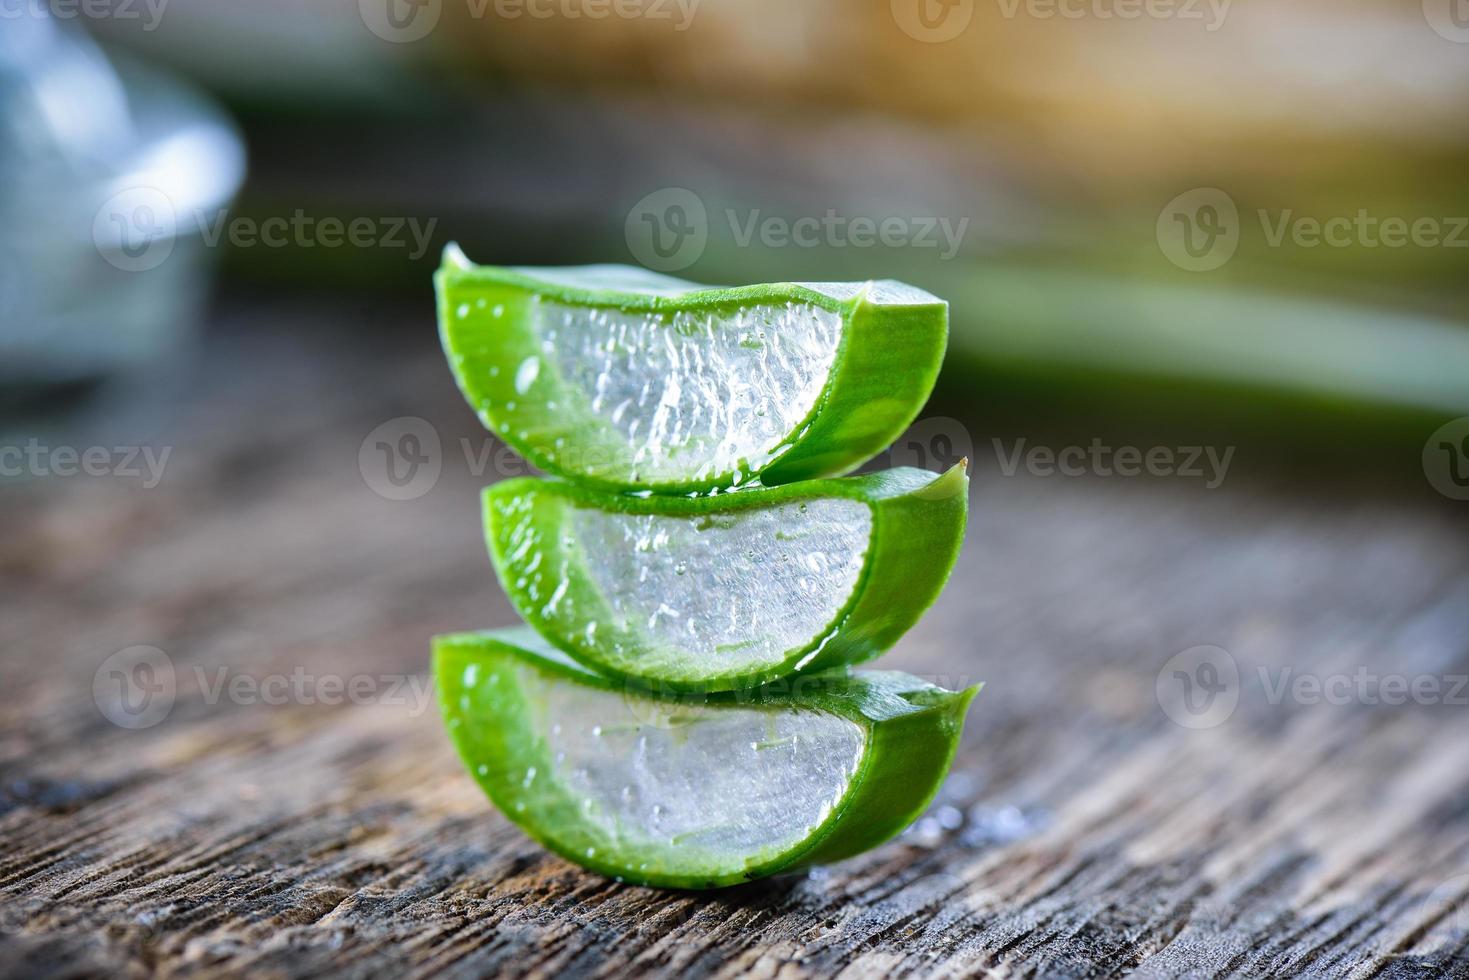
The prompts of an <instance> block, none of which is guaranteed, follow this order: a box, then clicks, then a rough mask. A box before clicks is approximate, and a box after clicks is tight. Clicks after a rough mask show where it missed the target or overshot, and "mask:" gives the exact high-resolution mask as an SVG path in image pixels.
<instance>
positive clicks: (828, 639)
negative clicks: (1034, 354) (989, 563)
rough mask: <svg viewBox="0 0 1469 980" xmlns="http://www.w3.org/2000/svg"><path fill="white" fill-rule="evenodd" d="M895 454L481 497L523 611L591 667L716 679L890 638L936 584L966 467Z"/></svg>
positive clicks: (747, 680) (522, 484) (858, 653)
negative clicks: (639, 485)
mask: <svg viewBox="0 0 1469 980" xmlns="http://www.w3.org/2000/svg"><path fill="white" fill-rule="evenodd" d="M964 467H965V464H960V465H958V466H955V467H953V468H952V469H950V470H949V471H948V472H947V473H944V474H937V473H931V472H929V471H927V470H917V469H909V468H899V469H893V470H886V471H882V472H878V473H872V474H868V475H864V476H855V477H841V478H837V479H830V480H807V481H803V482H800V483H790V484H785V485H783V486H779V487H772V488H763V489H751V490H742V491H737V492H734V493H728V494H719V495H716V496H712V497H707V496H701V497H659V496H634V495H629V494H613V493H605V492H601V491H597V490H593V489H589V488H586V487H581V486H577V485H575V484H571V483H567V482H564V481H560V480H539V479H532V478H524V479H517V480H508V481H504V482H501V483H498V484H495V485H493V486H491V487H489V488H488V489H487V490H486V491H485V494H484V515H485V535H486V539H487V541H488V544H489V550H490V556H491V559H492V561H493V562H494V566H495V571H496V572H497V574H498V575H499V577H500V582H501V584H502V585H503V586H504V588H505V591H506V593H507V595H509V597H510V599H511V601H512V602H513V603H514V605H515V606H516V608H517V609H518V610H519V612H520V614H521V615H522V616H523V617H524V618H525V620H526V621H527V622H528V623H530V624H531V625H532V626H534V627H535V628H536V630H537V631H538V632H539V633H540V634H541V635H542V636H544V637H545V638H546V639H547V640H548V641H549V642H550V643H552V644H553V645H555V646H557V647H559V648H560V649H562V650H563V651H565V652H566V653H568V654H570V655H571V656H572V657H574V658H576V659H577V660H579V661H581V662H582V663H584V664H586V665H588V666H590V667H592V668H593V669H595V670H598V671H601V672H604V673H607V674H610V675H612V676H616V677H620V678H624V679H631V680H637V681H639V682H640V683H642V684H645V685H647V686H649V687H651V688H655V689H664V690H672V691H705V692H709V691H721V690H729V689H732V688H740V687H747V686H751V685H754V684H759V683H763V682H766V681H769V680H772V679H774V678H778V677H782V676H784V675H786V674H789V673H792V672H793V671H798V670H807V671H819V670H824V669H827V668H830V667H834V666H837V665H842V664H852V663H858V662H861V661H863V660H867V659H869V658H871V657H875V656H877V655H878V654H880V653H882V652H883V651H884V650H886V649H887V648H888V647H890V646H891V645H892V644H893V643H895V642H896V641H897V640H898V638H899V637H901V636H902V635H903V633H905V632H906V631H907V630H908V629H909V628H910V627H911V626H912V625H913V624H914V623H916V622H917V621H918V619H919V617H920V616H921V615H922V614H923V612H924V610H926V609H927V608H928V607H929V606H930V605H931V604H932V603H933V601H934V600H935V599H936V598H937V597H938V594H939V591H940V590H941V589H942V588H943V586H944V583H945V581H946V580H947V579H948V576H949V572H950V571H951V570H952V568H953V565H954V561H955V558H956V556H957V554H958V551H959V547H960V544H961V543H962V541H963V537H964V523H965V518H966V515H967V512H968V499H969V494H968V486H969V478H968V476H967V475H966V474H965V469H964Z"/></svg>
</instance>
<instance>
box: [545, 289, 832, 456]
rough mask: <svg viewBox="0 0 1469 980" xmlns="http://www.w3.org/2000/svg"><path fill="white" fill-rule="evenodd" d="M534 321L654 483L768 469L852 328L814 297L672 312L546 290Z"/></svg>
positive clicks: (548, 350)
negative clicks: (589, 303)
mask: <svg viewBox="0 0 1469 980" xmlns="http://www.w3.org/2000/svg"><path fill="white" fill-rule="evenodd" d="M532 323H533V326H534V329H535V331H536V333H537V335H538V336H539V338H540V342H541V349H542V351H543V352H544V353H545V355H546V357H547V358H549V359H550V360H551V361H552V362H553V363H554V366H555V369H556V371H557V372H558V374H559V377H560V381H561V383H562V385H563V386H564V388H565V389H569V390H570V391H572V392H575V393H577V395H578V397H579V398H580V399H581V400H582V402H583V408H584V410H585V411H587V412H589V413H591V414H592V415H594V416H596V417H597V418H599V419H601V420H603V421H604V422H605V423H607V425H608V426H610V428H611V429H612V430H613V431H615V432H616V433H617V434H618V435H619V436H620V437H621V438H622V439H623V440H624V441H625V443H626V445H627V455H628V458H629V459H630V460H631V461H632V467H633V470H634V471H635V472H634V474H633V476H634V478H635V479H637V480H641V481H645V482H673V481H677V480H686V479H690V478H692V479H701V480H702V479H707V478H709V477H712V476H719V475H721V474H725V473H732V472H735V471H743V473H744V474H746V475H748V473H749V472H750V470H752V469H753V470H758V469H761V468H763V467H764V466H765V465H766V464H767V463H769V462H770V460H771V459H773V458H774V456H775V455H777V454H778V453H777V450H778V449H779V447H780V446H781V444H782V442H784V441H785V440H786V439H787V438H788V437H789V436H790V435H791V434H792V433H793V431H794V430H796V429H797V427H798V426H799V425H800V424H801V422H802V421H803V420H804V419H805V418H806V417H807V415H809V414H810V412H811V410H812V409H813V408H814V407H815V405H816V400H817V398H818V397H819V396H820V394H821V391H822V388H823V387H824V385H825V384H826V379H827V375H828V374H829V373H830V371H831V367H832V364H833V363H834V362H835V360H836V353H837V348H838V345H839V344H840V341H841V335H842V318H841V315H840V314H837V313H832V312H830V311H827V310H823V309H820V308H819V307H815V306H811V305H808V304H803V303H787V304H784V305H779V306H753V307H747V308H744V309H739V310H724V311H718V312H679V313H673V314H668V313H636V312H625V311H621V310H615V309H598V308H592V307H582V306H568V305H565V304H561V303H556V302H553V301H550V300H544V299H537V300H536V301H535V303H534V306H533V312H532Z"/></svg>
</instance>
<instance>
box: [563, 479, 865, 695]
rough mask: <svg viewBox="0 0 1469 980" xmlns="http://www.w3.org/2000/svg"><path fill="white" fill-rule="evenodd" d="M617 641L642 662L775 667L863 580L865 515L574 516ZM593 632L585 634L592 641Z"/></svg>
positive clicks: (832, 509)
mask: <svg viewBox="0 0 1469 980" xmlns="http://www.w3.org/2000/svg"><path fill="white" fill-rule="evenodd" d="M567 528H568V532H569V534H570V536H571V540H572V542H573V543H574V545H575V546H576V548H577V549H578V550H579V551H580V553H581V554H582V556H583V562H582V564H583V567H584V569H585V573H586V574H587V575H588V576H589V577H590V579H591V580H592V582H593V583H594V584H595V586H596V588H597V591H598V592H599V593H600V595H601V597H602V599H603V601H604V602H605V604H606V608H607V609H608V610H610V612H611V616H612V623H611V624H603V626H602V628H603V630H604V631H605V630H606V628H607V626H608V625H611V626H612V627H613V628H614V632H615V633H616V634H629V635H631V636H633V637H636V638H637V639H636V641H635V644H634V645H633V648H632V649H628V650H626V651H623V650H621V649H617V648H614V651H613V652H614V653H625V655H626V656H628V657H629V658H633V657H639V658H642V659H643V662H644V663H645V664H653V663H659V662H669V661H684V662H687V661H690V660H692V661H694V662H696V663H698V664H699V665H700V666H701V667H704V668H705V670H704V671H703V672H704V673H706V674H708V675H711V676H712V675H714V674H718V673H728V672H738V671H742V670H747V669H751V668H756V667H767V666H771V665H774V664H778V663H780V662H781V661H782V660H784V659H785V657H786V656H787V654H788V653H789V652H790V651H792V650H794V649H798V648H801V647H804V646H807V645H809V644H811V643H812V642H814V641H816V640H818V639H819V638H820V637H821V635H822V634H823V633H824V632H825V631H826V629H827V628H828V627H829V626H830V625H831V624H832V623H833V621H834V620H835V619H836V618H837V616H838V614H839V613H840V612H841V610H842V608H843V607H844V606H845V605H846V603H847V601H848V600H849V599H850V598H851V595H852V592H853V590H854V589H855V588H856V586H857V581H858V578H859V577H860V575H861V572H862V564H863V558H864V556H865V554H866V551H867V546H868V541H869V538H870V535H871V531H872V512H871V510H870V508H869V507H868V505H867V504H865V503H862V502H860V501H855V500H845V499H840V498H828V499H821V500H811V501H806V502H802V503H786V504H779V505H776V506H773V507H764V508H760V509H756V510H746V511H735V512H732V513H728V514H722V515H714V516H707V517H668V516H657V515H637V514H613V513H606V512H604V511H600V510H594V509H591V508H580V507H578V508H575V509H574V510H573V511H572V514H571V519H570V520H569V522H568V524H567ZM595 630H596V627H593V632H594V633H595Z"/></svg>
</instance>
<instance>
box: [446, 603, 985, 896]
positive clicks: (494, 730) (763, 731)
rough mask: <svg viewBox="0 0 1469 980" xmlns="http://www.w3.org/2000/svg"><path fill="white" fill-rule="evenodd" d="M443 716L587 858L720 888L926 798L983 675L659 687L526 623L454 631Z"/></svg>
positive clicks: (821, 849)
mask: <svg viewBox="0 0 1469 980" xmlns="http://www.w3.org/2000/svg"><path fill="white" fill-rule="evenodd" d="M434 672H435V676H436V678H437V683H438V690H439V698H440V703H441V706H442V709H443V712H444V718H445V722H446V724H447V726H448V729H449V734H450V737H451V738H452V739H453V741H454V744H455V746H456V747H457V748H458V750H459V754H460V755H461V757H462V758H463V760H464V763H465V765H466V766H467V767H468V768H469V771H470V773H471V774H472V775H473V776H474V778H475V779H476V780H477V781H478V782H479V784H480V786H481V787H482V788H483V789H484V791H485V792H486V793H487V794H488V795H489V797H490V799H492V800H493V801H494V803H495V805H496V806H497V807H499V809H500V811H501V812H502V813H504V814H505V815H506V816H507V817H508V818H509V819H510V820H511V821H513V822H514V823H516V824H517V825H519V826H520V827H521V829H523V830H524V831H525V832H526V833H528V834H529V835H530V836H531V837H533V838H535V839H536V840H538V841H540V842H541V843H542V844H543V845H545V846H546V847H548V848H550V849H551V850H553V851H555V852H556V853H558V854H560V855H562V856H563V857H565V858H567V859H568V860H571V861H573V862H575V863H577V864H580V865H582V866H584V867H587V868H590V869H592V870H594V871H598V872H600V873H602V874H605V875H608V876H612V877H616V878H619V879H622V880H625V881H631V882H636V883H639V884H646V885H655V886H661V887H670V888H715V887H719V886H723V885H731V884H737V883H739V882H743V881H750V880H752V879H755V878H760V877H762V876H765V875H769V874H774V873H776V872H779V871H786V870H790V869H794V868H799V867H803V866H806V865H812V864H823V863H829V862H832V861H837V860H840V859H842V858H846V857H850V856H852V855H854V854H857V853H860V852H862V851H865V850H867V849H869V848H871V847H875V846H876V845H878V844H880V843H882V842H883V841H886V840H888V839H889V838H891V837H892V836H893V835H895V834H897V833H898V832H899V831H901V830H902V829H903V828H904V827H906V826H907V825H908V824H909V823H911V822H912V820H913V819H914V818H915V817H916V816H917V815H918V814H919V813H920V812H921V811H922V810H923V808H924V807H925V806H927V804H928V802H929V800H930V799H931V798H932V797H933V794H934V792H935V790H936V789H937V788H938V785H939V783H940V782H941V781H942V779H943V777H944V775H945V773H946V772H947V771H948V768H949V764H950V762H951V761H952V759H953V756H954V750H955V747H956V745H957V744H958V741H959V736H960V733H961V730H962V727H963V721H964V713H965V710H966V708H967V707H968V704H969V701H970V699H971V698H972V697H973V696H974V694H975V692H976V691H977V690H978V688H970V689H968V690H965V691H959V692H954V691H946V690H944V689H942V688H938V687H934V686H932V685H929V684H926V683H924V682H923V681H921V680H919V679H918V678H916V677H912V676H909V675H907V674H902V673H896V672H891V671H853V672H850V673H849V672H847V671H844V670H840V671H829V672H827V673H824V674H814V675H803V676H797V677H792V678H788V679H786V680H784V681H782V682H780V683H778V684H775V685H770V686H768V687H766V688H762V689H758V690H747V691H740V692H726V693H724V694H717V695H708V696H700V697H685V698H672V697H667V696H662V697H655V696H650V695H648V694H646V693H645V692H642V691H640V690H637V689H635V688H626V687H622V686H619V684H618V683H617V682H616V681H613V680H611V679H609V678H607V677H605V676H603V675H600V674H595V673H593V672H591V671H589V670H587V669H586V668H585V667H582V666H580V665H579V664H577V663H576V662H575V661H573V660H571V659H570V658H568V657H566V656H565V655H564V654H562V653H561V652H559V651H557V650H555V649H554V648H552V647H550V646H548V645H547V644H545V643H544V642H543V641H541V640H540V639H539V638H538V637H536V635H535V634H534V633H533V632H532V631H530V630H528V629H524V628H518V629H514V630H508V631H503V632H499V633H466V634H459V635H454V636H445V637H439V638H438V639H436V640H435V644H434Z"/></svg>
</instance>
